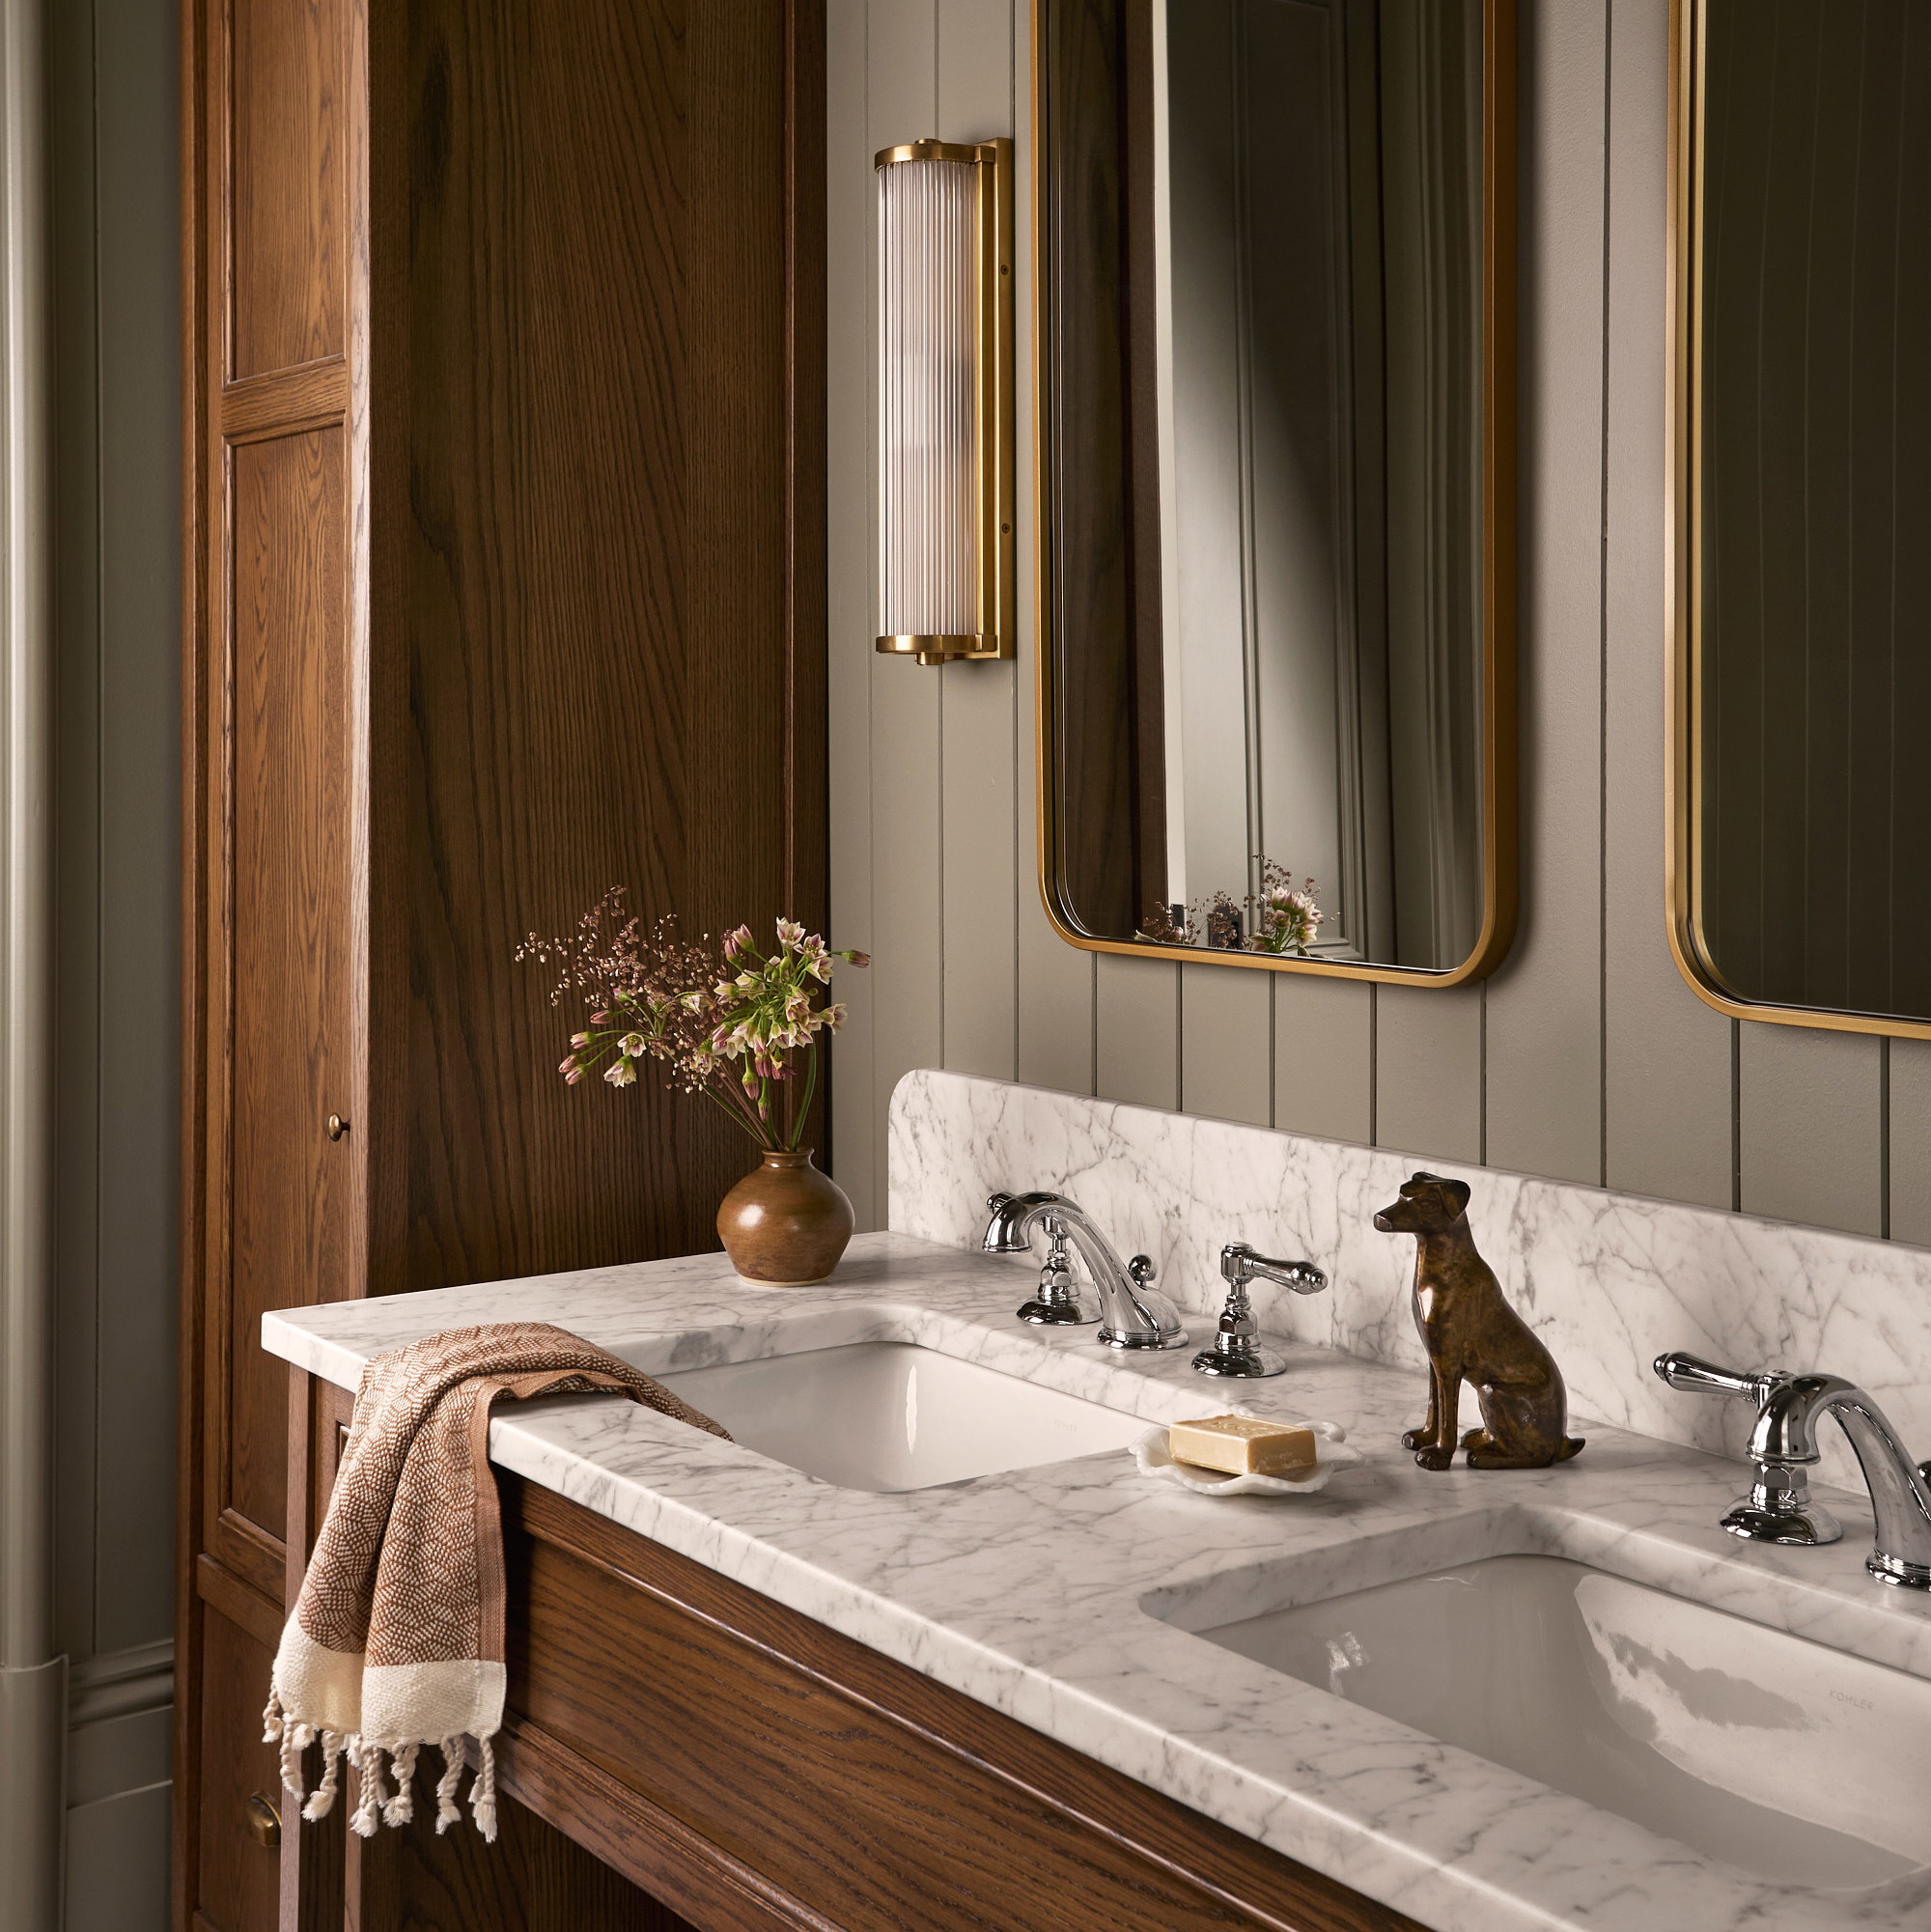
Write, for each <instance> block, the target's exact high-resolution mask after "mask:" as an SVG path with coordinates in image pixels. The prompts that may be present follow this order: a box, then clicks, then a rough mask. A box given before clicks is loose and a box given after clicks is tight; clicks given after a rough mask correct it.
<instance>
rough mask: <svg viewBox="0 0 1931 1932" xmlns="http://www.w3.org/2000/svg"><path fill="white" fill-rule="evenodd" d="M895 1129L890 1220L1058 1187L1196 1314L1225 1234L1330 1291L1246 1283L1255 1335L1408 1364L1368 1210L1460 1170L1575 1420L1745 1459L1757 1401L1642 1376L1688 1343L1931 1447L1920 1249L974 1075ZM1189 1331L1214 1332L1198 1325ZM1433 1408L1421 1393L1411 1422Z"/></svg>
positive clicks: (1212, 1287)
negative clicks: (1311, 1273)
mask: <svg viewBox="0 0 1931 1932" xmlns="http://www.w3.org/2000/svg"><path fill="white" fill-rule="evenodd" d="M890 1132H891V1141H890V1162H891V1225H892V1227H893V1228H894V1229H895V1230H897V1231H899V1232H902V1233H905V1234H912V1235H917V1236H920V1237H922V1238H923V1239H925V1240H928V1241H936V1242H943V1243H947V1244H955V1245H959V1246H976V1245H977V1243H978V1241H979V1239H980V1237H981V1235H982V1234H983V1232H984V1229H985V1224H986V1196H987V1195H988V1194H989V1193H992V1192H993V1191H994V1190H1010V1191H1014V1192H1020V1191H1023V1190H1028V1189H1035V1188H1046V1189H1051V1190H1055V1191H1057V1192H1062V1193H1066V1194H1070V1195H1072V1196H1073V1197H1074V1198H1075V1199H1076V1200H1077V1201H1078V1203H1079V1204H1080V1206H1081V1207H1082V1208H1084V1209H1086V1211H1087V1212H1088V1213H1089V1214H1091V1215H1092V1216H1093V1218H1094V1219H1095V1220H1096V1221H1097V1222H1098V1224H1099V1225H1100V1227H1101V1228H1102V1229H1103V1230H1104V1232H1105V1235H1106V1237H1107V1238H1108V1240H1110V1241H1111V1242H1112V1244H1113V1246H1115V1247H1116V1248H1117V1249H1118V1251H1119V1252H1120V1253H1121V1254H1122V1255H1123V1256H1125V1255H1130V1254H1133V1253H1135V1252H1144V1253H1147V1254H1151V1255H1152V1256H1153V1257H1154V1259H1155V1261H1156V1262H1157V1263H1158V1264H1159V1268H1160V1274H1159V1277H1158V1285H1159V1286H1160V1287H1161V1288H1163V1289H1164V1290H1165V1292H1166V1293H1167V1294H1168V1295H1170V1296H1171V1297H1172V1298H1173V1300H1174V1301H1175V1302H1178V1303H1179V1304H1180V1306H1181V1307H1182V1308H1184V1309H1187V1310H1189V1311H1190V1312H1193V1313H1197V1314H1199V1315H1200V1316H1202V1317H1203V1318H1204V1317H1206V1316H1209V1315H1211V1314H1213V1313H1216V1312H1217V1310H1218V1308H1219V1305H1220V1298H1221V1282H1220V1277H1219V1273H1218V1265H1217V1257H1218V1255H1219V1251H1220V1246H1221V1245H1222V1244H1223V1243H1224V1242H1229V1241H1246V1242H1251V1243H1252V1244H1253V1246H1255V1247H1257V1248H1259V1249H1260V1250H1261V1252H1262V1253H1264V1254H1273V1255H1287V1256H1296V1257H1302V1258H1305V1259H1307V1260H1310V1261H1313V1262H1315V1263H1316V1264H1318V1265H1319V1266H1320V1267H1322V1268H1324V1269H1326V1270H1327V1271H1328V1274H1329V1281H1330V1287H1329V1292H1328V1293H1326V1294H1323V1295H1315V1296H1306V1297H1301V1296H1296V1295H1291V1294H1288V1293H1287V1292H1285V1291H1284V1290H1280V1289H1274V1288H1270V1287H1269V1285H1268V1284H1267V1283H1266V1282H1262V1281H1256V1282H1255V1283H1254V1284H1253V1289H1252V1295H1253V1301H1254V1305H1255V1312H1256V1314H1257V1315H1258V1316H1259V1318H1260V1321H1261V1324H1262V1326H1263V1327H1264V1328H1266V1329H1269V1330H1273V1332H1275V1333H1277V1334H1282V1335H1291V1336H1294V1337H1295V1338H1297V1339H1299V1340H1301V1341H1310V1342H1319V1343H1325V1344H1327V1345H1329V1346H1330V1347H1333V1348H1339V1349H1345V1350H1347V1351H1348V1352H1349V1353H1350V1354H1353V1355H1358V1356H1364V1357H1368V1358H1372V1359H1376V1360H1382V1361H1390V1362H1398V1363H1406V1364H1409V1365H1412V1366H1413V1367H1414V1368H1415V1369H1416V1370H1417V1371H1418V1370H1419V1369H1420V1368H1421V1367H1422V1365H1423V1359H1424V1358H1423V1356H1422V1351H1421V1342H1420V1338H1419V1337H1418V1335H1417V1334H1416V1332H1415V1329H1414V1324H1413V1317H1412V1314H1411V1312H1410V1299H1409V1284H1410V1280H1411V1277H1412V1274H1413V1263H1414V1243H1413V1240H1412V1239H1411V1238H1409V1237H1408V1236H1395V1235H1385V1234H1378V1233H1377V1232H1376V1231H1375V1228H1374V1225H1373V1216H1374V1213H1375V1211H1376V1210H1377V1209H1378V1208H1381V1207H1384V1206H1385V1205H1386V1204H1387V1203H1388V1202H1389V1201H1391V1200H1392V1199H1393V1198H1394V1196H1395V1192H1396V1190H1397V1189H1398V1188H1399V1187H1400V1185H1401V1183H1402V1182H1403V1181H1405V1180H1406V1179H1407V1178H1408V1176H1409V1175H1410V1174H1411V1173H1413V1171H1414V1170H1415V1169H1416V1168H1418V1167H1425V1168H1427V1169H1429V1170H1430V1171H1431V1172H1434V1173H1439V1174H1448V1175H1454V1176H1456V1177H1458V1178H1460V1179H1462V1180H1464V1181H1466V1182H1468V1184H1469V1187H1470V1189H1472V1190H1473V1196H1472V1199H1471V1200H1470V1202H1469V1221H1470V1224H1471V1225H1472V1227H1473V1229H1474V1233H1475V1240H1476V1243H1477V1245H1478V1246H1480V1248H1481V1250H1482V1252H1483V1254H1484V1255H1485V1256H1486V1257H1487V1258H1488V1260H1489V1262H1490V1264H1491V1266H1493V1267H1494V1269H1495V1271H1496V1273H1497V1275H1498V1276H1499V1277H1500V1279H1501V1283H1502V1286H1503V1289H1504V1291H1505V1292H1506V1293H1507V1294H1508V1296H1509V1299H1510V1300H1511V1301H1512V1302H1514V1303H1515V1305H1516V1306H1517V1307H1518V1308H1519V1309H1520V1310H1521V1311H1522V1313H1523V1315H1524V1316H1525V1318H1526V1319H1527V1320H1528V1322H1529V1323H1530V1324H1531V1325H1532V1326H1533V1327H1534V1329H1535V1330H1536V1332H1537V1333H1538V1334H1540V1335H1541V1337H1542V1339H1543V1340H1544V1342H1545V1343H1547V1345H1548V1346H1549V1349H1550V1351H1551V1353H1552V1354H1553V1356H1554V1357H1555V1359H1556V1361H1557V1362H1558V1363H1559V1364H1560V1366H1561V1369H1562V1373H1563V1376H1564V1378H1565V1380H1566V1381H1567V1383H1568V1386H1569V1400H1570V1407H1571V1410H1572V1412H1573V1413H1574V1414H1576V1415H1578V1416H1580V1417H1581V1418H1583V1419H1585V1420H1586V1419H1589V1418H1597V1419H1600V1420H1604V1421H1609V1422H1614V1423H1618V1424H1620V1425H1621V1426H1623V1427H1625V1428H1629V1429H1634V1430H1637V1432H1639V1433H1640V1434H1642V1435H1646V1436H1655V1437H1660V1438H1662V1439H1663V1440H1664V1441H1665V1442H1681V1443H1684V1444H1687V1445H1689V1446H1691V1447H1694V1448H1703V1449H1714V1450H1718V1451H1720V1452H1722V1453H1727V1454H1732V1455H1734V1454H1737V1453H1739V1452H1740V1450H1741V1448H1742V1446H1743V1442H1744V1439H1745V1436H1746V1435H1747V1434H1748V1425H1749V1419H1750V1415H1749V1409H1748V1406H1747V1405H1746V1404H1743V1403H1740V1402H1732V1401H1721V1400H1718V1399H1715V1398H1712V1397H1707V1396H1697V1395H1683V1394H1677V1393H1675V1392H1673V1391H1672V1390H1670V1389H1668V1388H1665V1386H1663V1384H1662V1383H1661V1382H1659V1381H1658V1380H1657V1379H1656V1377H1655V1375H1654V1374H1653V1373H1652V1372H1651V1369H1650V1363H1651V1361H1652V1360H1653V1359H1654V1358H1655V1357H1656V1356H1657V1355H1659V1354H1660V1353H1662V1352H1663V1351H1664V1350H1665V1349H1688V1350H1690V1351H1692V1352H1693V1353H1694V1354H1697V1355H1702V1356H1707V1357H1709V1358H1711V1359H1712V1360H1714V1361H1717V1362H1720V1363H1721V1364H1723V1365H1724V1366H1725V1367H1730V1368H1739V1369H1745V1370H1753V1369H1759V1368H1770V1367H1783V1368H1792V1369H1799V1370H1827V1371H1829V1372H1830V1373H1832V1374H1834V1375H1842V1376H1847V1377H1848V1378H1849V1379H1850V1380H1851V1381H1853V1382H1856V1383H1858V1384H1860V1385H1861V1386H1862V1387H1864V1388H1865V1389H1867V1390H1868V1391H1869V1392H1870V1393H1871V1394H1872V1395H1874V1396H1875V1397H1876V1398H1877V1400H1878V1401H1879V1402H1880V1403H1881V1404H1882V1405H1883V1407H1884V1409H1885V1411H1886V1412H1887V1414H1889V1417H1890V1419H1891V1421H1892V1422H1893V1423H1894V1424H1895V1425H1896V1426H1897V1428H1898V1430H1899V1432H1900V1433H1901V1434H1902V1436H1903V1438H1904V1440H1905V1442H1906V1443H1907V1445H1908V1446H1909V1447H1910V1448H1911V1450H1912V1452H1913V1454H1914V1455H1917V1456H1931V1251H1927V1250H1926V1249H1923V1248H1918V1247H1909V1246H1904V1245H1903V1244H1901V1243H1897V1242H1888V1241H1868V1240H1864V1239H1861V1238H1860V1237H1858V1236H1855V1235H1846V1234H1834V1233H1831V1232H1829V1231H1827V1230H1824V1229H1821V1228H1808V1227H1799V1226H1795V1225H1792V1224H1789V1223H1785V1222H1781V1221H1769V1220H1760V1219H1757V1218H1753V1217H1751V1216H1749V1215H1737V1214H1726V1213H1722V1212H1721V1211H1718V1210H1715V1209H1709V1208H1694V1207H1686V1206H1683V1205H1681V1204H1679V1203H1676V1202H1670V1201H1656V1200H1648V1199H1643V1198H1641V1197H1638V1196H1637V1195H1634V1194H1618V1193H1612V1192H1609V1191H1606V1190H1602V1189H1597V1188H1584V1187H1578V1186H1575V1185H1573V1184H1570V1183H1565V1182H1558V1181H1547V1180H1539V1179H1535V1178H1532V1177H1530V1176H1527V1175H1523V1174H1511V1173H1505V1172H1502V1171H1501V1170H1499V1169H1497V1168H1494V1167H1469V1166H1465V1165H1462V1164H1461V1163H1458V1162H1452V1161H1438V1160H1433V1159H1430V1158H1428V1157H1426V1156H1422V1155H1415V1154H1403V1153H1395V1152H1392V1151H1390V1150H1388V1149H1386V1148H1370V1147H1357V1146H1353V1145H1350V1144H1348V1143H1345V1142H1341V1141H1332V1140H1315V1139H1311V1138H1309V1137H1307V1136H1305V1135H1302V1134H1281V1133H1275V1132H1273V1131H1272V1130H1270V1129H1267V1128H1259V1127H1246V1126H1241V1125H1238V1124H1236V1123H1233V1122H1230V1121H1222V1120H1205V1119H1200V1118H1198V1117H1195V1116H1193V1115H1189V1114H1179V1113H1165V1112H1161V1111H1160V1110H1158V1109H1156V1108H1152V1107H1141V1106H1123V1105H1120V1104H1117V1103H1114V1102H1109V1101H1099V1100H1091V1099H1088V1098H1086V1097H1084V1096H1081V1095H1077V1094H1064V1093H1052V1092H1049V1091H1047V1090H1045V1089H1043V1088H1039V1087H1026V1086H1017V1085H1013V1084H1011V1083H1009V1082H1006V1081H1002V1080H991V1079H980V1078H973V1077H970V1076H967V1075H963V1074H945V1073H912V1074H908V1075H907V1076H906V1078H904V1079H903V1080H901V1081H900V1082H899V1086H898V1091H897V1092H896V1093H895V1094H894V1095H893V1097H892V1106H891V1129H890ZM1196 1332H1197V1333H1198V1335H1199V1337H1200V1339H1201V1340H1203V1341H1204V1340H1205V1339H1206V1334H1207V1324H1206V1321H1205V1320H1204V1319H1203V1320H1202V1321H1201V1322H1200V1323H1199V1324H1197V1325H1196ZM1465 1399H1467V1400H1468V1403H1469V1412H1470V1414H1472V1410H1473V1403H1472V1399H1469V1398H1465ZM1420 1402H1421V1390H1420V1389H1419V1388H1418V1387H1417V1389H1416V1403H1417V1415H1418V1414H1419V1406H1420ZM1822 1434H1823V1436H1824V1438H1825V1440H1824V1441H1823V1442H1821V1444H1820V1446H1821V1448H1822V1450H1823V1455H1824V1462H1823V1465H1822V1466H1821V1468H1820V1469H1819V1470H1818V1471H1817V1475H1818V1477H1819V1479H1820V1480H1823V1481H1827V1482H1833V1483H1837V1484H1841V1485H1843V1486H1844V1487H1847V1488H1861V1481H1860V1479H1859V1475H1858V1470H1857V1466H1856V1464H1855V1462H1854V1461H1853V1459H1852V1457H1851V1455H1850V1452H1849V1449H1848V1446H1847V1445H1846V1443H1845V1442H1844V1440H1843V1437H1842V1435H1841V1433H1840V1432H1839V1431H1838V1430H1836V1429H1834V1428H1827V1429H1825V1430H1824V1431H1823V1432H1822Z"/></svg>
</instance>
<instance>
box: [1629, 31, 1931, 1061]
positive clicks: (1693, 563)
mask: <svg viewBox="0 0 1931 1932" xmlns="http://www.w3.org/2000/svg"><path fill="white" fill-rule="evenodd" d="M1705 11H1706V0H1670V5H1669V46H1670V60H1669V156H1668V167H1669V174H1668V237H1667V244H1666V254H1667V258H1668V266H1667V276H1668V285H1667V300H1668V323H1667V326H1668V356H1667V380H1668V394H1667V399H1666V405H1665V406H1666V408H1667V411H1668V417H1667V420H1668V424H1669V450H1668V454H1667V457H1666V459H1665V472H1664V508H1663V541H1664V546H1665V568H1664V579H1663V581H1664V623H1663V634H1664V639H1665V647H1664V648H1665V654H1666V658H1667V663H1666V671H1665V681H1664V706H1665V724H1664V729H1665V754H1664V755H1665V764H1664V855H1663V869H1664V902H1665V904H1664V914H1665V923H1666V926H1667V929H1668V933H1669V953H1670V957H1671V958H1672V959H1673V960H1675V962H1676V969H1677V971H1679V972H1680V973H1681V974H1682V975H1683V977H1684V979H1685V980H1686V981H1687V982H1688V983H1689V986H1690V990H1691V991H1692V992H1693V994H1695V995H1696V996H1697V998H1698V999H1700V1000H1702V1001H1703V1002H1704V1003H1705V1004H1706V1005H1708V1006H1714V1007H1715V1008H1716V1009H1717V1011H1718V1012H1719V1013H1721V1014H1723V1015H1725V1016H1726V1017H1728V1018H1729V1019H1731V1020H1758V1021H1763V1022H1768V1023H1770V1024H1772V1025H1777V1026H1809V1027H1814V1028H1819V1029H1822V1030H1825V1031H1828V1032H1835V1033H1876V1034H1881V1035H1888V1036H1889V1037H1890V1038H1892V1039H1899V1040H1931V1020H1908V1019H1904V1018H1902V1017H1898V1016H1892V1015H1889V1014H1871V1013H1851V1012H1847V1011H1845V1010H1844V1009H1843V1008H1841V1007H1827V1006H1779V1005H1774V1004H1771V1003H1769V1002H1766V1001H1760V1000H1752V999H1741V998H1739V997H1737V996H1736V995H1735V994H1732V993H1729V992H1727V991H1726V990H1725V989H1724V986H1723V981H1722V975H1721V973H1720V972H1719V971H1718V969H1717V965H1716V962H1715V960H1714V959H1713V958H1712V956H1711V953H1710V949H1709V946H1708V945H1707V944H1706V943H1705V940H1704V937H1703V921H1702V912H1701V909H1700V907H1699V905H1698V904H1697V879H1696V867H1695V864H1694V860H1693V852H1694V848H1695V837H1696V815H1697V803H1698V799H1697V791H1696V784H1697V774H1696V759H1695V746H1694V743H1693V738H1692V732H1691V718H1692V711H1693V703H1692V692H1693V688H1694V685H1695V680H1696V675H1697V665H1698V657H1699V653H1700V651H1701V648H1702V637H1701V627H1700V626H1699V625H1698V624H1697V622H1696V610H1697V599H1698V594H1699V589H1700V584H1701V569H1702V530H1701V527H1700V525H1701V518H1700V514H1699V509H1700V504H1701V500H1702V499H1701V491H1700V490H1699V488H1698V478H1699V476H1700V473H1701V462H1702V451H1701V447H1700V439H1699V438H1698V436H1697V434H1696V416H1695V412H1696V407H1697V393H1696V371H1697V368H1698V366H1699V362H1700V356H1699V350H1700V349H1701V328H1702V322H1701V302H1700V299H1699V296H1700V276H1699V264H1698V261H1697V257H1696V216H1697V179H1698V174H1699V170H1698V168H1697V166H1696V154H1695V146H1696V141H1697V137H1698V133H1699V129H1700V116H1699V115H1698V112H1697V108H1698V105H1699V102H1700V99H1701V94H1702V86H1703V60H1702V37H1703V27H1704V19H1705Z"/></svg>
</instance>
